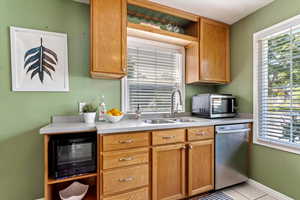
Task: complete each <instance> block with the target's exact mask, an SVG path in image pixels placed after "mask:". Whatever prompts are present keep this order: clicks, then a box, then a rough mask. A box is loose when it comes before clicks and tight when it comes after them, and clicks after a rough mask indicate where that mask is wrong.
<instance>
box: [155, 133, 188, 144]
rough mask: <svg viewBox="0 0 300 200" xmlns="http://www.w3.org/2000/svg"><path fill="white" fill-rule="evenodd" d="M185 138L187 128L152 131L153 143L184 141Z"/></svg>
mask: <svg viewBox="0 0 300 200" xmlns="http://www.w3.org/2000/svg"><path fill="white" fill-rule="evenodd" d="M184 140H185V129H172V130H165V131H153V133H152V143H153V145H159V144H171V143H177V142H184Z"/></svg>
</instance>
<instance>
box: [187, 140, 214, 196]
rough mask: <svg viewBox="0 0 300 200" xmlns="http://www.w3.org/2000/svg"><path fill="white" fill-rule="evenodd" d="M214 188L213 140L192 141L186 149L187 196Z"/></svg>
mask: <svg viewBox="0 0 300 200" xmlns="http://www.w3.org/2000/svg"><path fill="white" fill-rule="evenodd" d="M213 189H214V140H204V141H200V142H192V143H190V144H189V150H188V192H189V196H191V195H195V194H200V193H203V192H207V191H210V190H213Z"/></svg>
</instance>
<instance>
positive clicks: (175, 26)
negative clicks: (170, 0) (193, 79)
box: [127, 0, 200, 45]
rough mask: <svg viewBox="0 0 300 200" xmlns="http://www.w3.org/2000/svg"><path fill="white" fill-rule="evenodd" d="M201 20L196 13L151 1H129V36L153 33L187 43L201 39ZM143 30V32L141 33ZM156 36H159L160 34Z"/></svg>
mask: <svg viewBox="0 0 300 200" xmlns="http://www.w3.org/2000/svg"><path fill="white" fill-rule="evenodd" d="M199 21H200V20H199V17H198V16H196V15H193V14H190V13H187V12H184V11H181V10H177V9H174V8H170V7H166V6H162V5H160V4H157V3H154V2H151V1H142V0H129V1H128V5H127V33H128V35H129V36H138V37H139V36H140V37H142V38H145V36H143V34H147V33H152V34H156V35H161V36H162V37H169V38H173V40H175V41H176V40H181V41H184V42H183V43H185V45H186V44H189V43H192V42H197V41H199V38H200V36H199ZM128 30H129V31H128ZM141 31H142V32H143V34H142V33H140V32H141ZM150 36H151V35H149V36H146V37H148V38H149V37H150ZM154 37H155V38H158V37H159V36H154ZM149 39H151V38H149ZM171 43H172V42H171ZM179 43H180V42H179ZM175 44H176V42H175Z"/></svg>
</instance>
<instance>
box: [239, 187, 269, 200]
mask: <svg viewBox="0 0 300 200" xmlns="http://www.w3.org/2000/svg"><path fill="white" fill-rule="evenodd" d="M233 190H234V191H236V192H237V193H239V194H240V195H242V196H243V197H245V198H246V199H249V198H248V197H247V196H246V195H244V194H243V193H241V192H239V191H238V190H235V189H233ZM267 195H268V193H265V194H264V195H262V196H260V197H257V198H256V199H253V200H257V199H259V198H262V197H264V196H267ZM249 200H251V199H249Z"/></svg>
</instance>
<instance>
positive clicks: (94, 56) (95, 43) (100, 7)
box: [91, 0, 127, 78]
mask: <svg viewBox="0 0 300 200" xmlns="http://www.w3.org/2000/svg"><path fill="white" fill-rule="evenodd" d="M126 23H127V5H126V0H109V1H107V0H92V1H91V75H92V77H94V78H121V77H123V76H124V75H125V74H126V48H127V41H126V38H127V31H126Z"/></svg>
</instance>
